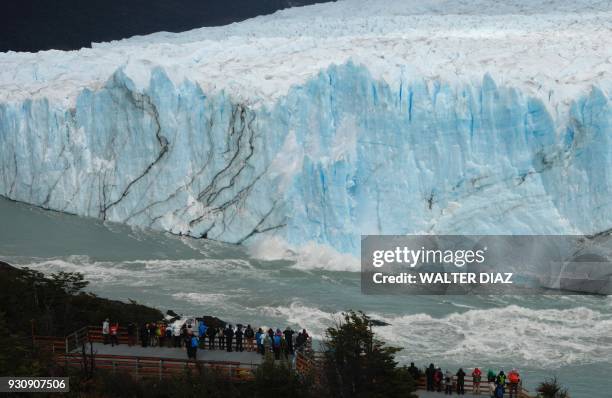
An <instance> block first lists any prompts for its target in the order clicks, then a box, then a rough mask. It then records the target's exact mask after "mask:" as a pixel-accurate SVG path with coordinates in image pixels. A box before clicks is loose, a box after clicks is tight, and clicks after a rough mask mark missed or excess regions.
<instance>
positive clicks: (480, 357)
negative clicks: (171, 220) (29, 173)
mask: <svg viewBox="0 0 612 398" xmlns="http://www.w3.org/2000/svg"><path fill="white" fill-rule="evenodd" d="M0 220H2V228H0V259H2V260H4V261H7V262H10V263H13V264H15V265H19V266H28V267H32V268H36V269H39V270H41V271H44V272H55V271H59V270H64V271H80V272H83V273H84V274H85V276H86V277H87V279H88V280H90V281H91V282H92V283H91V284H90V286H89V290H91V291H93V292H95V293H97V294H99V295H101V296H104V297H109V298H114V299H120V300H127V299H128V298H129V299H134V300H137V301H139V302H142V303H144V304H147V305H151V306H155V307H158V308H160V309H162V310H167V309H172V310H174V311H177V312H180V313H184V314H190V315H204V314H210V315H216V316H219V317H220V318H222V319H224V320H226V321H228V322H231V323H238V322H241V323H251V324H255V325H258V326H259V325H262V326H264V325H265V326H275V327H281V328H284V327H285V326H287V325H292V326H294V327H305V328H307V329H308V330H309V331H310V333H311V334H312V335H314V336H315V337H318V338H321V337H322V336H323V335H324V330H325V328H326V327H328V326H330V325H331V324H332V323H333V321H334V319H335V317H337V315H338V314H339V312H341V311H343V310H347V309H351V308H352V309H358V310H363V311H365V312H366V313H368V314H370V315H371V316H373V317H374V318H376V319H380V320H383V321H386V322H388V323H389V324H390V326H384V327H378V328H376V332H377V333H378V334H379V335H380V337H382V338H383V339H384V340H386V341H388V342H389V343H391V344H394V345H397V346H400V347H403V348H405V349H404V350H403V351H402V352H401V353H400V355H399V360H400V361H402V362H410V361H414V362H416V363H417V365H420V366H424V365H426V364H429V363H430V362H434V363H435V364H436V365H438V364H439V365H440V366H442V367H443V368H445V369H446V368H447V367H448V368H450V369H453V370H454V369H456V368H457V367H459V366H463V367H472V366H480V367H483V368H489V367H492V368H494V369H495V370H497V369H499V368H504V369H506V370H507V369H510V368H512V367H517V368H518V369H519V370H520V371H521V373H522V374H523V377H524V379H525V381H526V383H527V385H528V387H532V388H533V386H534V385H535V384H536V383H537V382H538V381H540V380H543V379H544V378H545V377H550V376H558V377H559V379H560V380H561V381H562V382H564V383H565V384H566V385H567V386H568V387H569V389H570V392H571V393H572V397H575V398H581V397H583V398H593V397H595V398H597V397H605V396H606V395H605V394H607V393H606V392H602V391H601V390H602V389H601V383H602V380H603V381H605V380H608V378H609V375H610V373H612V298H611V297H594V296H548V297H539V296H527V297H520V296H503V297H491V296H486V297H472V296H365V295H362V294H361V291H360V279H359V274H358V273H354V272H337V271H325V270H322V269H317V268H316V267H312V268H310V269H305V268H304V267H303V266H300V267H296V266H295V264H294V263H293V262H291V261H263V260H258V259H254V258H252V257H251V256H250V255H249V253H248V252H247V251H246V250H245V249H244V248H242V247H239V246H232V245H226V244H220V243H216V242H210V241H202V240H194V239H190V238H184V237H177V236H172V235H167V234H163V233H159V232H154V231H148V230H135V229H132V228H128V227H125V226H121V225H116V224H104V223H102V222H100V221H97V220H91V219H84V218H79V217H75V216H69V215H64V214H60V213H54V212H48V211H43V210H40V209H37V208H33V207H29V206H25V205H21V204H17V203H13V202H9V201H6V200H0Z"/></svg>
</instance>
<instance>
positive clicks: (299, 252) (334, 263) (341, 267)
mask: <svg viewBox="0 0 612 398" xmlns="http://www.w3.org/2000/svg"><path fill="white" fill-rule="evenodd" d="M248 253H249V255H250V256H252V257H253V258H257V259H260V260H265V261H277V260H286V261H291V262H293V263H294V264H293V265H292V268H294V269H297V270H301V271H310V270H326V271H339V272H359V271H360V269H361V268H360V267H361V266H360V262H359V258H357V257H355V256H353V255H350V254H346V253H340V252H338V251H337V250H335V249H334V248H332V247H331V246H329V245H324V244H318V243H315V242H312V241H310V242H307V243H305V244H304V245H301V246H295V245H291V244H289V243H288V242H287V241H285V240H284V239H282V238H280V237H278V236H270V237H262V238H260V239H257V240H254V241H253V242H252V243H251V244H250V245H249V247H248Z"/></svg>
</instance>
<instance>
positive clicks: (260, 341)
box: [255, 328, 264, 355]
mask: <svg viewBox="0 0 612 398" xmlns="http://www.w3.org/2000/svg"><path fill="white" fill-rule="evenodd" d="M263 334H264V332H263V330H262V329H261V328H259V329H257V333H255V342H256V343H257V352H258V353H260V354H261V355H263V354H264V348H263V339H262V338H261V336H263Z"/></svg>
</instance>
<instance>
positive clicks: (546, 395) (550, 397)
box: [536, 377, 569, 398]
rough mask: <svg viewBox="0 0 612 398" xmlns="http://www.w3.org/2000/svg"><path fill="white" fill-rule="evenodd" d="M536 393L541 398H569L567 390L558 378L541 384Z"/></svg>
mask: <svg viewBox="0 0 612 398" xmlns="http://www.w3.org/2000/svg"><path fill="white" fill-rule="evenodd" d="M536 391H537V392H538V397H540V398H569V393H568V392H567V389H566V388H565V387H563V386H562V385H561V384H560V383H559V381H558V380H557V378H556V377H553V378H552V379H548V380H545V381H543V382H542V383H540V385H539V386H538V388H537V389H536Z"/></svg>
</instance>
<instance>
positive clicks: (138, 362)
mask: <svg viewBox="0 0 612 398" xmlns="http://www.w3.org/2000/svg"><path fill="white" fill-rule="evenodd" d="M139 364H140V361H139V358H138V357H136V377H138V373H140V371H139V370H138V368H139V367H140V366H139Z"/></svg>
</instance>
